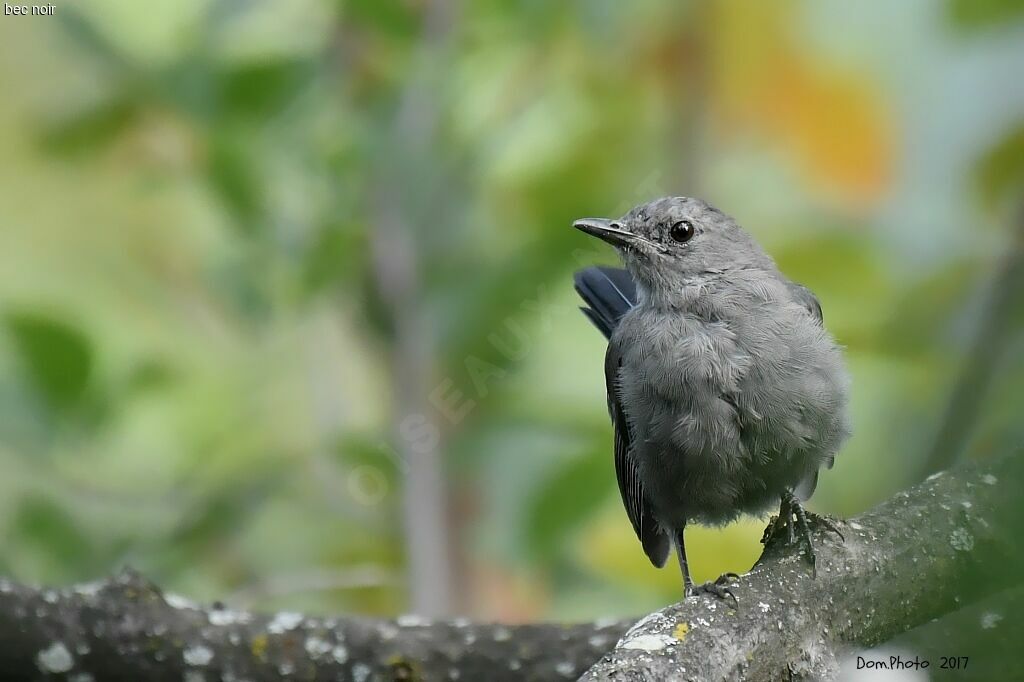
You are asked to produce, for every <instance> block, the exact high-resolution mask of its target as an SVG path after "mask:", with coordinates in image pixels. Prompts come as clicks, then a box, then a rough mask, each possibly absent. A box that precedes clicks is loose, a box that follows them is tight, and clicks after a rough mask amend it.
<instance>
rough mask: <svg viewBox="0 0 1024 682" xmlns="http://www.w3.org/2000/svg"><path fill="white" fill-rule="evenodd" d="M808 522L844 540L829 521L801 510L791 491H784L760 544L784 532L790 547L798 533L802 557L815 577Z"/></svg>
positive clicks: (786, 542) (812, 547) (815, 571)
mask: <svg viewBox="0 0 1024 682" xmlns="http://www.w3.org/2000/svg"><path fill="white" fill-rule="evenodd" d="M809 521H814V522H815V523H820V524H821V525H823V526H825V527H826V528H828V529H829V530H831V531H832V532H833V533H835V534H836V535H838V536H839V538H840V539H841V540H845V538H844V537H843V533H842V532H841V531H840V530H839V527H838V526H836V524H835V523H834V522H832V520H831V519H827V518H825V517H824V516H819V515H818V514H815V513H813V512H809V511H806V510H805V509H804V508H803V505H802V504H800V500H798V499H797V498H796V495H794V494H793V491H791V490H786V491H783V493H782V496H781V500H780V503H779V515H778V517H776V518H774V519H772V520H771V522H770V523H769V524H768V527H767V528H765V531H764V536H763V537H762V538H761V542H762V543H763V544H764V545H765V546H767V545H768V544H769V543H771V542H773V541H775V540H776V539H777V538H778V537H779V534H780V533H783V532H784V533H785V540H784V543H785V544H786V545H792V544H793V543H794V542H795V541H796V539H797V538H796V537H795V536H796V533H797V532H798V533H799V535H800V537H799V540H800V542H801V544H802V545H803V549H804V555H805V557H806V558H807V561H808V562H809V563H810V564H811V571H812V573H813V574H814V575H816V574H817V569H816V568H815V554H814V542H813V541H812V540H811V527H810V523H809Z"/></svg>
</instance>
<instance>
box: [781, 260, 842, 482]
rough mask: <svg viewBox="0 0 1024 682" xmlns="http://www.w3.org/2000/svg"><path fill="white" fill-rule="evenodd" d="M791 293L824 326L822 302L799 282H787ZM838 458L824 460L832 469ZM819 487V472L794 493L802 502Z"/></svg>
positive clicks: (813, 474) (808, 476)
mask: <svg viewBox="0 0 1024 682" xmlns="http://www.w3.org/2000/svg"><path fill="white" fill-rule="evenodd" d="M786 284H787V286H788V287H789V290H790V292H791V293H792V294H793V298H794V300H796V301H797V302H798V303H800V304H801V305H802V306H804V307H805V308H807V312H809V313H810V314H811V316H812V317H813V318H814V319H815V320H817V321H818V324H819V325H820V326H824V324H825V322H824V316H823V315H822V312H821V302H820V301H818V297H817V296H815V295H814V292H813V291H811V290H810V289H808V288H807V287H805V286H804V285H803V284H800V283H799V282H791V281H788V280H787V282H786ZM835 461H836V456H835V455H834V454H832V455H829V456H828V457H826V458H825V460H824V465H825V466H826V467H827V468H829V469H831V468H832V465H833V464H835ZM817 487H818V472H817V471H814V472H812V473H810V474H808V475H807V476H806V477H804V480H802V481H800V483H799V485H797V487H796V490H794V491H793V492H794V493H795V494H796V496H797V497H798V498H800V499H801V500H806V499H809V498H810V497H811V495H813V494H814V489H815V488H817Z"/></svg>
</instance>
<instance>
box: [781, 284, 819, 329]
mask: <svg viewBox="0 0 1024 682" xmlns="http://www.w3.org/2000/svg"><path fill="white" fill-rule="evenodd" d="M786 286H788V287H789V291H790V293H791V294H792V295H793V299H794V300H795V301H796V302H797V303H799V304H800V305H802V306H803V307H805V308H807V312H809V313H810V314H811V316H812V317H813V318H814V319H816V320H817V321H818V324H819V325H820V324H824V317H823V316H822V314H821V303H820V302H819V301H818V297H817V296H815V295H814V292H813V291H811V290H810V289H808V288H807V287H805V286H804V285H803V284H800V283H799V282H792V281H789V280H786Z"/></svg>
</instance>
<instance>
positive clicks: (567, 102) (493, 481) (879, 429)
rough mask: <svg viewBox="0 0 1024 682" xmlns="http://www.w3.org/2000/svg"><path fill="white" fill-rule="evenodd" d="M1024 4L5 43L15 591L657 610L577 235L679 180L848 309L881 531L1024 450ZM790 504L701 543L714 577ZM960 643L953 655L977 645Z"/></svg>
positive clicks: (138, 28)
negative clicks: (622, 465) (101, 587)
mask: <svg viewBox="0 0 1024 682" xmlns="http://www.w3.org/2000/svg"><path fill="white" fill-rule="evenodd" d="M1022 18H1024V12H1022V8H1021V3H1019V2H1012V1H1006V0H986V1H985V2H973V1H971V0H947V1H945V2H933V1H925V0H907V1H904V2H864V3H851V2H845V1H843V0H827V1H823V2H798V1H796V0H786V1H781V2H772V3H767V2H756V1H749V2H745V1H740V0H721V1H717V2H700V3H697V2H655V1H653V0H643V1H640V2H633V3H621V2H614V1H612V0H593V1H587V2H583V1H580V2H553V3H545V2H532V1H527V2H506V1H500V0H481V1H478V2H468V1H463V2H457V1H456V0H445V1H436V2H428V1H426V0H381V1H373V0H351V1H337V0H335V1H329V0H289V1H288V2H278V1H271V0H151V1H150V2H135V1H133V0H75V1H74V2H70V1H61V2H57V3H56V12H55V16H53V17H10V16H5V17H0V159H2V163H0V472H2V473H0V538H2V541H0V574H5V575H8V576H11V577H14V578H17V579H21V580H27V581H33V582H43V583H57V584H61V583H68V582H70V581H77V580H86V579H92V578H96V577H98V576H101V575H103V574H107V573H109V572H110V571H112V570H115V569H117V568H118V567H120V566H122V565H131V566H133V567H135V568H137V569H139V570H141V571H143V572H144V573H145V574H146V575H147V576H148V577H150V578H151V579H153V580H154V581H156V582H157V583H158V584H160V585H162V586H164V587H165V588H167V589H169V590H172V591H176V592H181V593H185V594H188V595H190V596H193V597H195V598H198V599H208V600H212V599H222V600H225V601H227V602H229V603H233V604H238V605H240V606H251V607H255V608H261V609H271V608H280V607H284V606H287V607H289V608H293V609H304V610H310V611H315V612H327V611H331V612H339V611H345V612H359V613H368V614H395V613H400V612H403V611H408V610H419V611H426V612H429V613H435V614H441V613H459V614H467V615H471V616H475V617H482V618H488V619H501V620H507V621H510V622H516V621H526V620H535V619H565V620H572V619H589V618H595V617H600V616H628V615H635V614H638V613H641V612H645V611H647V610H649V609H653V608H655V607H658V606H661V605H663V604H665V603H667V602H669V601H672V600H675V599H677V598H678V596H679V589H680V588H679V577H678V573H677V571H676V569H675V568H673V567H671V566H670V567H668V568H666V569H665V570H662V571H658V570H655V569H654V568H652V567H651V566H650V565H649V564H648V563H647V560H646V559H645V558H644V556H643V554H642V552H641V551H640V549H639V546H638V544H637V542H636V539H635V538H634V536H633V533H632V531H631V529H630V527H629V524H628V521H627V519H626V516H625V514H624V513H623V511H622V509H621V504H620V501H619V499H618V492H617V489H616V487H615V482H614V474H613V470H612V459H611V457H612V456H611V437H612V436H611V429H610V425H609V423H608V417H607V414H606V411H605V399H604V387H603V384H604V379H603V376H602V359H603V352H604V342H603V339H602V338H601V336H600V335H599V334H598V333H597V331H596V330H594V329H593V328H591V327H590V326H589V324H588V322H587V321H586V320H585V319H584V317H583V316H582V315H580V314H579V313H578V312H577V310H576V304H577V301H576V300H575V295H574V293H573V291H572V285H571V274H572V271H573V270H574V269H575V268H578V267H580V266H582V265H585V264H591V263H597V262H613V260H614V254H613V253H612V252H611V251H610V250H609V249H608V248H607V247H604V246H602V245H598V244H595V243H591V242H589V241H588V240H587V238H586V237H585V236H583V235H581V234H579V233H577V232H575V231H574V230H572V229H571V228H570V224H571V221H572V220H573V219H574V218H577V217H581V216H584V215H610V216H616V215H619V214H621V213H622V212H624V211H625V210H626V209H628V208H629V207H630V206H631V205H633V204H635V203H639V202H641V201H645V200H648V199H650V198H653V197H655V196H659V195H662V194H686V195H695V196H701V197H704V198H706V199H708V200H710V201H711V202H712V203H714V204H716V205H717V206H719V207H721V208H722V209H723V210H725V211H726V212H728V213H731V214H733V215H734V216H735V217H736V218H737V219H738V220H739V221H740V222H741V223H742V224H744V225H745V226H747V228H748V229H749V230H750V231H752V232H753V233H754V235H755V236H756V237H757V238H758V239H759V240H760V241H761V242H762V243H763V244H764V245H765V247H766V248H767V249H768V250H769V252H770V253H771V254H773V255H774V256H775V257H776V259H777V261H778V262H779V264H780V266H781V267H782V268H783V269H784V271H785V272H787V273H788V274H790V275H791V276H792V277H793V278H795V279H797V280H799V281H802V282H804V283H806V284H807V285H808V286H810V287H811V288H812V289H813V290H814V291H816V292H817V294H818V295H819V297H820V299H821V301H822V305H823V308H824V311H825V320H826V324H827V326H828V328H829V329H830V330H831V331H832V332H833V333H834V335H835V336H836V337H837V338H838V340H839V341H840V342H841V343H842V344H843V345H844V346H845V347H846V349H847V358H848V362H849V366H850V370H851V372H852V375H853V404H852V412H853V422H854V426H855V435H854V437H853V438H852V440H850V442H849V444H848V445H847V447H846V448H845V449H844V451H843V452H842V453H841V454H840V456H839V457H838V459H837V460H836V466H835V469H834V470H832V471H829V472H826V473H824V474H823V476H822V478H821V483H820V486H819V489H818V493H817V495H816V496H815V498H814V499H813V502H812V507H813V508H814V509H816V510H818V511H822V512H828V513H833V514H840V515H848V514H854V513H857V512H859V511H861V510H864V509H866V508H868V507H870V506H871V505H873V504H875V503H877V502H879V501H880V500H882V499H885V498H886V497H888V496H890V495H891V494H893V493H894V492H896V491H897V490H900V489H902V488H904V487H906V486H908V485H911V484H912V483H914V482H915V481H917V480H920V479H921V478H922V477H923V476H924V475H926V474H927V472H928V471H929V470H930V469H931V468H933V467H934V466H936V465H937V464H939V463H948V462H950V461H953V460H956V459H959V458H965V457H985V456H989V455H991V454H994V453H1000V452H1004V451H1007V450H1008V449H1012V448H1017V447H1019V446H1020V444H1021V442H1022V440H1024V422H1022V421H1021V418H1020V406H1021V404H1022V400H1024V352H1022V351H1024V334H1022V326H1024V325H1022V324H1021V323H1022V321H1024V303H1022V298H1024V296H1022V293H1024V285H1022V279H1024V275H1022V274H1021V272H1022V267H1021V264H1020V259H1021V251H1020V244H1021V243H1022V240H1024V224H1022V222H1021V216H1022V215H1024V214H1022V213H1021V212H1020V210H1019V209H1020V197H1021V194H1020V186H1021V184H1020V183H1021V181H1022V180H1024V87H1022V85H1021V83H1022V81H1021V77H1022V76H1021V74H1022V73H1024V23H1022ZM763 524H764V520H757V519H755V520H749V521H746V522H742V523H737V524H734V525H732V526H730V527H728V528H725V529H694V530H693V531H691V532H690V535H689V544H690V555H691V559H692V562H693V568H694V571H695V576H696V578H697V579H698V580H703V579H707V578H710V577H713V576H717V575H718V574H719V573H720V572H722V571H725V570H732V571H744V570H746V569H747V568H749V566H750V565H751V563H752V562H753V561H754V560H755V559H756V557H757V556H758V553H759V549H760V545H759V544H758V539H759V538H760V534H761V530H762V528H763ZM946 653H953V654H956V653H957V652H955V651H954V652H946Z"/></svg>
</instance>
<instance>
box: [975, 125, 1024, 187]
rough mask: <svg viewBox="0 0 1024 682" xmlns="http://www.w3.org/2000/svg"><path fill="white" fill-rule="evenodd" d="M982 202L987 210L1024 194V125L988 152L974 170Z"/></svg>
mask: <svg viewBox="0 0 1024 682" xmlns="http://www.w3.org/2000/svg"><path fill="white" fill-rule="evenodd" d="M975 182H976V184H977V186H978V190H979V193H980V195H981V199H982V202H983V203H984V204H986V205H987V206H989V207H994V206H997V205H998V204H1000V203H1002V202H1003V201H1005V200H1008V199H1013V198H1016V197H1019V196H1020V195H1021V193H1022V190H1024V125H1021V126H1020V127H1018V128H1016V129H1015V130H1013V131H1011V132H1010V134H1009V135H1007V136H1006V137H1004V138H1003V139H1002V140H1000V141H999V142H998V143H997V144H996V145H995V146H993V147H992V148H991V149H989V150H988V151H987V152H986V153H985V154H984V156H982V158H981V160H980V161H979V162H978V164H977V167H976V169H975Z"/></svg>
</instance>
